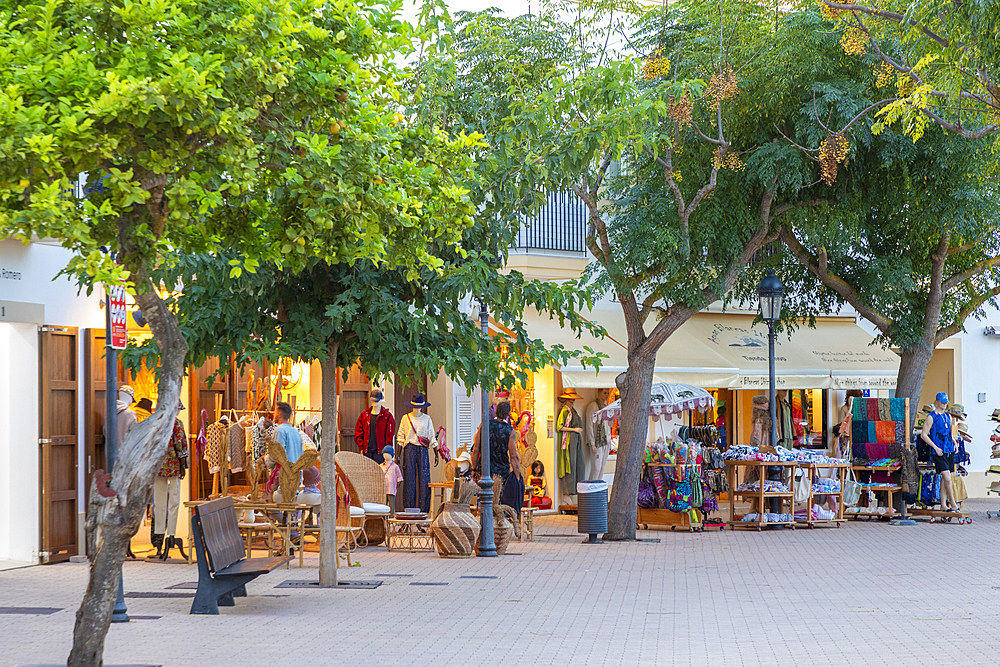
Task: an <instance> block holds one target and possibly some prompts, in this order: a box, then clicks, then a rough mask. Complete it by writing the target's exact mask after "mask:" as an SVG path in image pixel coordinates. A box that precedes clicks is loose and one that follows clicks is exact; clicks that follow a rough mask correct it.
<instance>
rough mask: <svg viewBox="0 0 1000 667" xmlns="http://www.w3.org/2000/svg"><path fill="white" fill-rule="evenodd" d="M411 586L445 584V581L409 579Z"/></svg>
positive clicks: (446, 583)
mask: <svg viewBox="0 0 1000 667" xmlns="http://www.w3.org/2000/svg"><path fill="white" fill-rule="evenodd" d="M410 585H411V586H447V585H448V582H447V581H411V582H410Z"/></svg>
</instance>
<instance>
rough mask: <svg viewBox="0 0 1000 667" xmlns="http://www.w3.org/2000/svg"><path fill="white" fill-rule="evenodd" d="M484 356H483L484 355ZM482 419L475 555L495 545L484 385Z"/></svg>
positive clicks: (482, 299)
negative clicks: (480, 469)
mask: <svg viewBox="0 0 1000 667" xmlns="http://www.w3.org/2000/svg"><path fill="white" fill-rule="evenodd" d="M476 300H477V301H479V323H480V325H481V326H482V328H483V343H482V344H483V346H484V348H485V346H487V345H489V344H490V311H489V310H488V309H487V308H486V296H485V295H484V296H479V297H476ZM484 358H485V356H484ZM481 391H482V400H483V421H482V426H481V427H480V428H479V435H480V440H481V442H480V443H479V461H480V463H481V465H482V476H481V477H480V478H479V523H480V525H481V528H480V530H479V551H477V552H476V555H477V556H496V555H497V547H496V544H495V542H494V539H493V477H492V476H491V474H490V394H489V391H487V389H486V385H483V387H482V390H481Z"/></svg>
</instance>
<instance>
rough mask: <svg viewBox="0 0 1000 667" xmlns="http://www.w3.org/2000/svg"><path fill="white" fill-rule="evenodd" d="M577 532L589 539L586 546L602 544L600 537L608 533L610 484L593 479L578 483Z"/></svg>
mask: <svg viewBox="0 0 1000 667" xmlns="http://www.w3.org/2000/svg"><path fill="white" fill-rule="evenodd" d="M576 493H577V497H576V498H577V499H576V505H577V513H576V525H577V529H576V532H578V533H584V534H586V535H588V536H589V537H588V538H587V539H586V540H584V541H583V542H584V544H601V540H599V539H598V535H599V534H601V533H606V532H608V483H607V482H605V481H604V480H602V479H592V480H588V481H586V482H577V483H576Z"/></svg>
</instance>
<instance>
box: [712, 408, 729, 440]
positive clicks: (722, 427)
mask: <svg viewBox="0 0 1000 667" xmlns="http://www.w3.org/2000/svg"><path fill="white" fill-rule="evenodd" d="M716 415H717V416H716V418H715V430H716V431H718V432H719V448H720V449H722V450H726V449H728V448H729V445H728V444H726V405H725V403H723V404H721V405H719V409H718V410H717V411H716Z"/></svg>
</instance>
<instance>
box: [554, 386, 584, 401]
mask: <svg viewBox="0 0 1000 667" xmlns="http://www.w3.org/2000/svg"><path fill="white" fill-rule="evenodd" d="M582 398H583V396H581V395H580V394H578V393H576V389H573V388H572V387H570V388H569V389H567V390H566V391H564V392H563V393H561V394H559V400H560V401H561V400H564V399H568V400H571V401H579V400H580V399H582Z"/></svg>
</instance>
